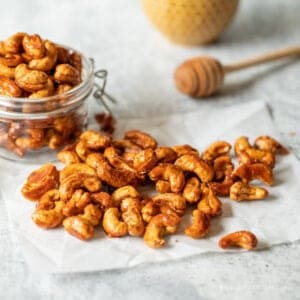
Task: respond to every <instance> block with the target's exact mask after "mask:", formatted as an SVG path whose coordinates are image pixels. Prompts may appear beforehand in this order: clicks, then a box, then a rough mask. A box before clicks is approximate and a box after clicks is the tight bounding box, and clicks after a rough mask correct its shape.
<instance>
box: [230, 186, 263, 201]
mask: <svg viewBox="0 0 300 300" xmlns="http://www.w3.org/2000/svg"><path fill="white" fill-rule="evenodd" d="M267 196H268V191H267V190H266V189H264V188H262V187H258V186H254V185H248V184H246V183H243V182H236V183H234V184H233V185H232V186H231V187H230V199H232V200H235V201H243V200H260V199H264V198H266V197H267Z"/></svg>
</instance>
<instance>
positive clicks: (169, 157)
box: [155, 147, 177, 163]
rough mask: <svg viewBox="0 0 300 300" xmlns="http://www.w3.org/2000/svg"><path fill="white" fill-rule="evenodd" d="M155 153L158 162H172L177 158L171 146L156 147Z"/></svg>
mask: <svg viewBox="0 0 300 300" xmlns="http://www.w3.org/2000/svg"><path fill="white" fill-rule="evenodd" d="M155 154H156V157H157V161H158V162H160V163H173V162H174V161H175V160H176V159H177V153H176V152H175V150H173V149H172V148H171V147H158V148H156V149H155Z"/></svg>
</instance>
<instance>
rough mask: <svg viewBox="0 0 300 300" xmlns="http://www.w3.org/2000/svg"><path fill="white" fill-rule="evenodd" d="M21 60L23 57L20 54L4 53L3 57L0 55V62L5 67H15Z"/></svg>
mask: <svg viewBox="0 0 300 300" xmlns="http://www.w3.org/2000/svg"><path fill="white" fill-rule="evenodd" d="M22 62H23V58H22V56H21V55H20V54H11V53H8V54H5V55H4V56H3V57H0V64H2V65H5V66H7V67H16V66H17V65H19V64H21V63H22Z"/></svg>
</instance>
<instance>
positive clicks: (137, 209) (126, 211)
mask: <svg viewBox="0 0 300 300" xmlns="http://www.w3.org/2000/svg"><path fill="white" fill-rule="evenodd" d="M121 211H122V218H123V220H124V222H125V223H126V224H127V226H128V233H129V234H130V235H132V236H141V235H143V233H144V231H145V226H144V222H143V218H142V214H141V203H140V200H139V199H137V198H125V199H123V200H122V202H121Z"/></svg>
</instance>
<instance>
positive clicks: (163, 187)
mask: <svg viewBox="0 0 300 300" xmlns="http://www.w3.org/2000/svg"><path fill="white" fill-rule="evenodd" d="M155 189H156V191H157V192H158V193H161V194H163V193H170V192H171V186H170V183H169V181H165V180H158V181H157V182H156V183H155Z"/></svg>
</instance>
